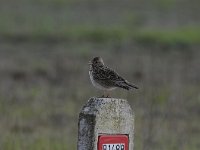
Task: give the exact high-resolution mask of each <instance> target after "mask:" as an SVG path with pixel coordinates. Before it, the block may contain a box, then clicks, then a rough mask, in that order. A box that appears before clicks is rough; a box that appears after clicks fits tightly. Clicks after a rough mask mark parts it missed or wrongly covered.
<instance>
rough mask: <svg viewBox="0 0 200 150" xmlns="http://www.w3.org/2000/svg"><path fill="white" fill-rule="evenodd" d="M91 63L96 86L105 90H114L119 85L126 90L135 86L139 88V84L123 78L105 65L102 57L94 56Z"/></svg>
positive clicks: (90, 71)
mask: <svg viewBox="0 0 200 150" xmlns="http://www.w3.org/2000/svg"><path fill="white" fill-rule="evenodd" d="M89 65H90V70H89V75H90V79H91V82H92V84H93V85H94V86H95V87H96V88H98V89H101V90H104V92H106V91H110V90H113V89H115V88H117V87H119V88H123V89H126V90H130V89H134V88H135V89H138V87H137V86H135V85H133V84H131V83H130V82H128V81H127V80H125V79H124V78H122V77H121V76H120V75H119V74H118V73H117V72H115V71H114V70H112V69H110V68H108V67H107V66H105V65H104V62H103V59H102V58H101V57H95V58H93V59H92V61H91V62H90V63H89ZM104 96H105V95H104ZM107 97H108V95H107Z"/></svg>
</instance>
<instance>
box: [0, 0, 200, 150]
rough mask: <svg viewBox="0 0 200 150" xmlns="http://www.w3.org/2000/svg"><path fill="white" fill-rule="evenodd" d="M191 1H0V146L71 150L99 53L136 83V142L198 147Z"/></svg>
mask: <svg viewBox="0 0 200 150" xmlns="http://www.w3.org/2000/svg"><path fill="white" fill-rule="evenodd" d="M198 6H199V2H198V1H197V0H191V1H189V0H186V1H182V2H180V1H176V0H170V1H167V0H151V1H148V2H145V1H139V0H136V1H123V2H122V1H116V0H115V1H114V0H108V1H105V0H95V1H91V0H86V1H80V0H73V1H72V0H66V1H65V0H18V1H12V0H1V1H0V135H1V136H0V149H2V150H75V149H76V142H77V125H78V123H77V121H78V114H79V111H80V109H81V107H82V105H83V104H84V103H86V101H87V100H88V99H89V98H90V97H93V96H99V95H102V93H101V91H98V90H96V89H94V88H93V87H92V85H91V83H90V81H89V77H88V65H87V63H88V61H89V60H90V59H91V58H92V57H94V56H101V57H103V58H104V60H105V63H106V64H108V66H109V67H111V68H113V69H115V70H117V72H119V73H120V74H122V75H123V76H124V77H126V78H127V79H128V80H130V81H132V82H134V83H135V84H137V85H138V86H139V87H140V90H138V91H130V92H127V91H124V90H120V89H117V90H116V91H113V93H112V95H113V97H117V98H125V99H128V101H129V103H130V105H131V106H132V108H133V110H134V112H135V149H141V150H199V147H200V142H199V141H200V126H199V124H200V119H199V114H200V110H199V106H200V94H199V91H200V70H199V64H200V59H199V58H200V51H199V50H198V49H199V48H200V28H199V23H200V19H199V17H200V16H199V14H200V13H199V11H200V10H199V8H198Z"/></svg>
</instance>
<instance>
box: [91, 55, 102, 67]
mask: <svg viewBox="0 0 200 150" xmlns="http://www.w3.org/2000/svg"><path fill="white" fill-rule="evenodd" d="M89 64H90V65H104V62H103V59H102V58H101V57H94V58H93V59H92V61H90V62H89Z"/></svg>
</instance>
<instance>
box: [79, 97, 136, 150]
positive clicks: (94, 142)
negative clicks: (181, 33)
mask: <svg viewBox="0 0 200 150" xmlns="http://www.w3.org/2000/svg"><path fill="white" fill-rule="evenodd" d="M133 135H134V115H133V112H132V110H131V107H130V105H129V104H128V102H127V101H126V100H124V99H115V98H91V99H89V101H88V102H87V103H86V104H85V105H84V106H83V108H82V110H81V112H80V114H79V124H78V147H77V149H78V150H133V145H134V144H133Z"/></svg>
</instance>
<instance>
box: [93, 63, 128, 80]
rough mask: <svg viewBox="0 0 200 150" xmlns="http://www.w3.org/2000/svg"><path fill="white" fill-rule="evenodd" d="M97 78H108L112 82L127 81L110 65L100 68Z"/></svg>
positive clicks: (96, 74)
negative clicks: (109, 66)
mask: <svg viewBox="0 0 200 150" xmlns="http://www.w3.org/2000/svg"><path fill="white" fill-rule="evenodd" d="M94 78H95V79H97V80H107V81H110V82H123V81H125V80H124V79H123V78H122V77H121V76H120V75H119V74H118V73H117V72H115V71H114V70H113V69H110V68H108V67H105V66H104V67H102V68H99V69H98V71H97V73H95V76H94Z"/></svg>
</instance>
